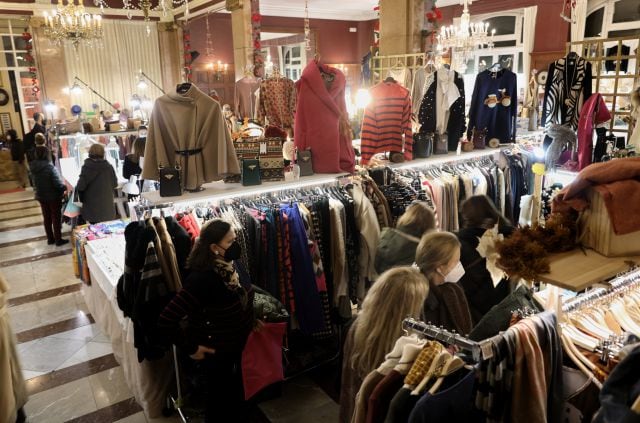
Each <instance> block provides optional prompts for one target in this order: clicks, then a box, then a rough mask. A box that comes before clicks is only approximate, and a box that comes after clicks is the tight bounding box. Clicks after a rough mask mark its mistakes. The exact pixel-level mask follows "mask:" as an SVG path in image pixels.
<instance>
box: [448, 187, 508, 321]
mask: <svg viewBox="0 0 640 423" xmlns="http://www.w3.org/2000/svg"><path fill="white" fill-rule="evenodd" d="M460 214H461V217H462V229H460V231H459V232H458V233H457V234H456V235H457V236H458V240H460V244H461V250H460V261H461V262H462V266H463V267H464V270H465V273H464V276H463V277H462V279H460V284H461V285H462V288H463V289H464V292H465V295H466V297H467V300H468V302H469V308H470V309H471V317H472V319H473V324H474V325H475V324H476V323H478V321H479V320H480V319H481V318H482V316H484V315H485V314H486V313H487V312H488V311H489V310H490V309H491V307H493V306H494V305H496V304H498V303H499V302H500V301H502V300H503V299H504V298H505V297H506V296H507V295H509V292H510V288H509V281H508V280H506V279H504V280H502V281H500V283H499V284H498V285H497V286H496V287H494V286H493V281H492V279H491V275H490V274H489V271H488V270H487V260H486V259H485V258H484V257H482V256H480V253H478V251H477V250H476V248H477V247H478V244H479V243H480V238H481V237H482V235H484V233H485V231H487V230H488V229H492V228H493V227H494V226H495V225H498V232H499V233H501V234H502V235H504V236H505V237H506V236H509V235H511V233H512V232H513V227H512V226H511V223H510V222H509V221H508V220H507V218H505V217H504V216H503V215H502V214H501V213H500V212H499V211H498V209H497V208H496V207H495V205H494V204H493V203H492V202H491V199H489V197H487V196H486V195H474V196H473V197H470V198H468V199H467V200H466V201H464V202H463V203H462V205H461V206H460Z"/></svg>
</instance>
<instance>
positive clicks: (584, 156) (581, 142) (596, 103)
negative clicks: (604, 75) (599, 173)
mask: <svg viewBox="0 0 640 423" xmlns="http://www.w3.org/2000/svg"><path fill="white" fill-rule="evenodd" d="M608 120H611V113H609V109H607V105H606V104H605V102H604V99H603V98H602V95H600V94H598V93H595V94H593V95H591V97H589V99H588V100H587V101H586V102H585V103H584V106H582V110H581V111H580V120H579V121H578V169H579V170H582V169H584V168H585V167H587V166H589V165H590V164H591V157H593V129H594V128H595V127H596V125H599V124H601V123H604V122H606V121H608Z"/></svg>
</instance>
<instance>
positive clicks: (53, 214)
mask: <svg viewBox="0 0 640 423" xmlns="http://www.w3.org/2000/svg"><path fill="white" fill-rule="evenodd" d="M50 156H51V153H50V152H49V149H48V148H47V147H43V146H39V147H35V148H34V152H33V160H32V161H31V163H30V164H29V167H30V169H31V175H32V177H33V188H34V191H35V194H36V200H38V202H39V203H40V208H41V209H42V216H43V218H44V230H45V232H46V234H47V243H48V244H54V243H55V244H56V245H57V246H60V245H64V244H67V243H68V242H69V240H66V239H62V234H61V229H62V198H63V196H64V193H65V191H66V190H67V187H66V185H65V184H64V182H63V181H62V178H61V177H60V174H59V173H58V169H56V168H55V166H53V163H51V161H50V160H49V157H50Z"/></svg>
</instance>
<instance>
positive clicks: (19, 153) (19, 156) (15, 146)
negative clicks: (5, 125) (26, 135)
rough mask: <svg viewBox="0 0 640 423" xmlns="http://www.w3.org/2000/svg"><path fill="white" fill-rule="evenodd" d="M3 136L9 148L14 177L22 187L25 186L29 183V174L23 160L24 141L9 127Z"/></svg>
mask: <svg viewBox="0 0 640 423" xmlns="http://www.w3.org/2000/svg"><path fill="white" fill-rule="evenodd" d="M5 138H6V140H7V144H9V146H10V148H11V161H12V162H13V171H14V173H15V175H16V179H17V181H18V183H19V184H20V186H22V188H26V186H27V185H28V184H29V176H28V174H27V167H26V164H25V161H24V159H25V156H24V143H23V142H22V140H21V139H20V138H18V133H17V132H16V130H15V129H9V130H8V131H7V134H6V135H5Z"/></svg>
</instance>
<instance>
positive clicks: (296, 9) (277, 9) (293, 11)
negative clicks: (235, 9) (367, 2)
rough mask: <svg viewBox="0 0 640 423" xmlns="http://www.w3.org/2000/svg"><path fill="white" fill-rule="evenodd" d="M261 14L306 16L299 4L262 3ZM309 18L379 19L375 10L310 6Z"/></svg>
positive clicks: (341, 19) (342, 19)
mask: <svg viewBox="0 0 640 423" xmlns="http://www.w3.org/2000/svg"><path fill="white" fill-rule="evenodd" d="M336 3H339V2H336ZM438 4H439V3H438ZM260 14H261V15H263V16H282V17H287V18H304V7H300V5H298V4H296V5H295V6H281V5H273V6H272V5H269V4H260ZM309 18H310V19H331V20H337V21H370V20H372V19H378V12H376V11H374V10H349V9H346V10H345V9H318V8H314V7H310V8H309Z"/></svg>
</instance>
